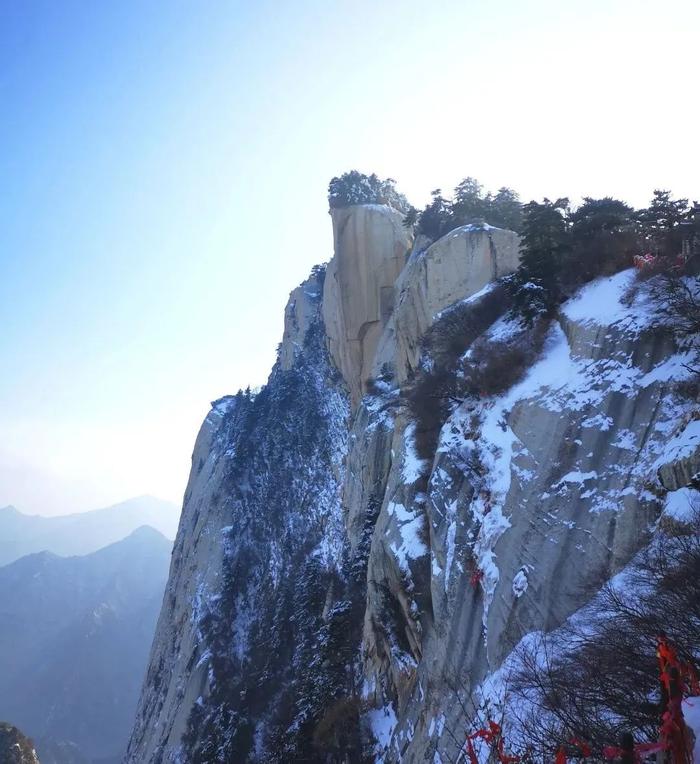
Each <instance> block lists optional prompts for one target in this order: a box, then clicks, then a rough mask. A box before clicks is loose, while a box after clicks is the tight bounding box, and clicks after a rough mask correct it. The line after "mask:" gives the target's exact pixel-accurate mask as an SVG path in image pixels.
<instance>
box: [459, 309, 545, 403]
mask: <svg viewBox="0 0 700 764" xmlns="http://www.w3.org/2000/svg"><path fill="white" fill-rule="evenodd" d="M548 326H549V322H547V321H545V320H539V321H538V322H536V323H535V324H534V325H533V326H532V327H529V328H528V329H526V330H524V331H523V332H521V333H519V334H518V335H517V336H515V337H513V338H511V339H510V340H509V341H507V342H504V341H488V340H482V341H477V342H476V343H475V344H474V347H473V348H472V351H471V353H470V354H469V360H468V363H467V364H466V365H465V370H464V381H465V386H466V388H467V389H468V390H469V392H470V393H471V394H472V395H479V396H485V395H500V394H501V393H504V392H506V391H507V390H510V388H511V387H513V385H515V384H517V383H518V382H520V381H521V380H522V378H523V377H524V376H525V372H526V371H527V370H528V369H529V368H530V366H532V364H533V362H534V361H535V359H536V358H537V356H538V355H539V354H540V352H541V350H542V345H543V344H544V338H545V335H546V330H547V327H548Z"/></svg>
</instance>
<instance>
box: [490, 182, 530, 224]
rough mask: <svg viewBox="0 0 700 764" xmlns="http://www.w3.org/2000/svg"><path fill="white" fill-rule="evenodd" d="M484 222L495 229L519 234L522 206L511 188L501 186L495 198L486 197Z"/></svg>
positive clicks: (521, 222) (521, 221)
mask: <svg viewBox="0 0 700 764" xmlns="http://www.w3.org/2000/svg"><path fill="white" fill-rule="evenodd" d="M486 206H487V212H486V221H487V222H488V223H490V224H491V225H493V226H496V228H507V229H508V230H509V231H515V232H516V233H520V231H521V230H522V225H523V205H522V203H521V201H520V197H519V196H518V194H517V193H516V192H515V191H513V189H512V188H507V187H506V186H503V187H502V188H499V189H498V193H497V194H496V195H495V196H492V195H491V194H488V195H487V196H486Z"/></svg>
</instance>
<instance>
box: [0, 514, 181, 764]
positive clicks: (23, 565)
mask: <svg viewBox="0 0 700 764" xmlns="http://www.w3.org/2000/svg"><path fill="white" fill-rule="evenodd" d="M170 551H171V543H170V542H169V541H168V539H166V538H165V537H164V536H163V535H162V534H160V533H159V532H158V531H156V530H154V529H153V528H149V527H147V526H143V527H141V528H138V529H136V530H135V531H133V532H132V533H131V534H130V535H129V536H127V538H125V539H123V540H121V541H119V542H117V543H115V544H111V545H109V546H107V547H105V548H103V549H100V550H99V551H97V552H93V553H92V554H89V555H85V556H82V557H58V556H57V555H55V554H53V553H51V552H39V553H36V554H32V555H28V556H26V557H22V558H21V559H19V560H16V561H15V562H13V563H11V564H10V565H6V566H4V567H2V568H0V718H1V719H7V720H8V721H10V722H12V723H13V724H17V725H18V726H19V727H20V728H21V729H23V730H24V731H25V732H26V733H27V734H29V735H30V736H31V737H32V738H33V739H34V740H35V742H36V743H37V747H38V751H39V755H40V758H41V760H42V762H43V763H44V764H52V762H56V763H59V762H79V761H90V762H93V761H107V760H108V758H109V757H114V758H116V757H119V756H120V755H121V754H122V753H123V750H124V748H125V746H126V742H127V739H128V735H129V730H130V727H131V724H132V722H133V715H134V710H135V706H136V702H137V699H138V694H139V689H140V687H141V682H142V678H143V673H144V669H145V666H146V662H147V658H148V651H149V648H150V645H151V640H152V637H153V631H154V628H155V623H156V619H157V616H158V611H159V610H160V606H161V601H162V597H163V589H164V586H165V582H166V579H167V575H168V565H169V561H170ZM58 752H61V753H60V755H59V753H58ZM82 757H84V758H82Z"/></svg>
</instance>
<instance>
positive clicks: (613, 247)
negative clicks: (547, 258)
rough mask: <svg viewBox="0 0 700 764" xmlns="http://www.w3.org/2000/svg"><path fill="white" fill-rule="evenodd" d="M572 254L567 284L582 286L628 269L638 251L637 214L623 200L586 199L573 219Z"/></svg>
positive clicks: (570, 217) (573, 215) (567, 267)
mask: <svg viewBox="0 0 700 764" xmlns="http://www.w3.org/2000/svg"><path fill="white" fill-rule="evenodd" d="M569 222H570V224H571V252H570V256H569V257H567V259H566V269H565V274H564V276H565V281H566V282H567V284H569V285H570V286H573V287H575V286H578V285H579V284H581V283H585V282H586V281H590V280H591V279H593V278H595V277H596V276H598V275H600V274H601V273H605V272H611V273H612V272H616V271H618V270H620V269H621V268H624V267H625V266H626V265H627V264H628V263H629V260H630V257H631V255H632V253H633V252H634V251H635V248H636V247H635V244H636V240H637V237H636V235H635V230H634V228H635V226H634V222H635V221H634V210H633V209H632V208H631V207H629V206H628V205H627V204H625V203H624V202H622V201H620V200H619V199H613V198H612V197H609V196H606V197H604V198H602V199H592V198H591V197H588V196H587V197H585V198H584V200H583V204H581V206H580V207H579V208H578V209H577V210H576V211H575V212H572V213H571V215H570V216H569Z"/></svg>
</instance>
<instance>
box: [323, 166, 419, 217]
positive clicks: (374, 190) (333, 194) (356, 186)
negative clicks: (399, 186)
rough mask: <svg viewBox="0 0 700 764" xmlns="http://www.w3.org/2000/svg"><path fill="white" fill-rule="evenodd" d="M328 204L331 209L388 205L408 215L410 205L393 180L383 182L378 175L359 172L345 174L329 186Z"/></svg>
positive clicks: (333, 180) (336, 178) (332, 181)
mask: <svg viewBox="0 0 700 764" xmlns="http://www.w3.org/2000/svg"><path fill="white" fill-rule="evenodd" d="M328 204H329V205H330V207H331V209H335V208H338V207H351V206H353V205H355V204H386V205H388V206H389V207H393V208H394V209H396V210H399V212H404V213H407V212H408V211H409V209H410V207H411V206H410V204H409V203H408V201H407V200H406V197H405V196H404V195H403V194H401V193H399V192H398V191H397V190H396V181H395V180H394V179H393V178H387V179H386V180H382V179H380V178H379V177H377V175H375V174H374V173H372V175H364V174H363V173H361V172H358V171H357V170H351V171H350V172H346V173H343V174H342V175H341V176H339V177H335V178H333V179H332V180H331V182H330V183H329V184H328Z"/></svg>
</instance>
